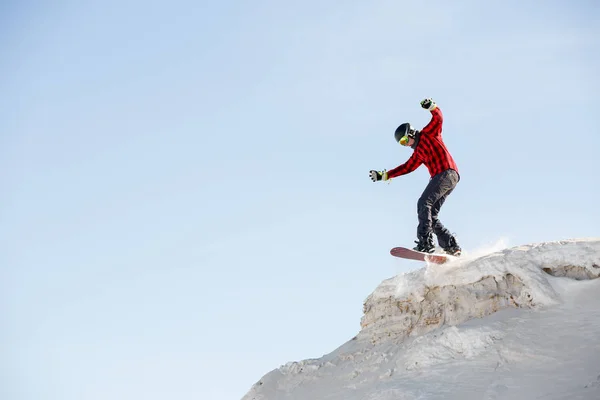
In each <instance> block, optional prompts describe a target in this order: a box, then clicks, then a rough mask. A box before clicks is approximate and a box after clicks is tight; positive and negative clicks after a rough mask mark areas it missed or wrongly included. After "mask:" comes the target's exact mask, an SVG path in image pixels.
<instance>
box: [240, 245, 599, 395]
mask: <svg viewBox="0 0 600 400" xmlns="http://www.w3.org/2000/svg"><path fill="white" fill-rule="evenodd" d="M598 277H600V239H598V238H592V239H577V240H564V241H557V242H547V243H539V244H531V245H527V246H519V247H513V248H506V249H502V250H499V251H494V252H491V253H489V254H481V253H477V254H465V255H464V256H463V257H461V258H458V259H456V260H453V261H452V262H450V263H447V264H443V265H436V264H429V265H425V266H424V267H422V268H420V269H418V270H415V271H412V272H408V273H405V274H401V275H398V276H395V277H393V278H391V279H387V280H385V281H383V282H382V283H381V284H380V285H379V286H378V287H377V288H376V289H375V291H374V292H373V293H372V294H371V295H370V296H368V297H367V299H366V300H365V303H364V315H363V317H362V319H361V328H362V329H361V330H360V332H359V333H358V334H357V335H356V336H355V337H354V338H353V339H352V340H350V341H348V342H346V343H345V344H343V345H342V346H340V347H339V348H337V349H335V350H334V351H333V352H331V353H329V354H326V355H324V356H323V357H321V358H319V359H310V360H304V361H299V362H289V363H287V364H285V365H283V366H281V367H279V368H277V369H275V370H273V371H271V372H269V373H268V374H266V375H265V376H264V377H263V378H262V379H260V380H259V381H258V382H257V383H256V384H255V385H254V386H253V387H252V388H251V389H250V391H249V392H248V394H246V396H244V398H243V399H242V400H287V399H328V400H338V399H339V400H342V399H344V400H359V399H360V400H392V399H394V400H398V399H536V398H540V399H541V398H543V399H552V400H558V399H565V400H566V399H596V400H597V399H600V279H596V278H598Z"/></svg>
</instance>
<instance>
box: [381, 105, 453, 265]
mask: <svg viewBox="0 0 600 400" xmlns="http://www.w3.org/2000/svg"><path fill="white" fill-rule="evenodd" d="M421 107H423V108H424V109H426V110H429V111H430V112H431V121H429V123H428V124H427V126H425V127H424V128H423V129H421V130H420V131H419V130H415V129H414V128H413V127H412V126H411V125H410V124H409V123H404V124H402V125H400V126H399V127H398V128H397V129H396V132H395V133H394V137H395V138H396V141H397V142H398V143H400V144H401V145H402V146H409V147H410V148H412V149H413V154H412V155H411V156H410V158H409V159H408V161H406V162H405V163H404V164H402V165H399V166H398V167H396V168H394V169H391V170H389V171H386V170H383V171H375V170H371V171H369V176H370V177H371V180H372V181H373V182H376V181H381V180H383V181H387V180H388V179H392V178H395V177H398V176H401V175H405V174H408V173H410V172H413V171H414V170H416V169H417V168H418V167H419V166H420V165H421V164H425V166H426V167H427V169H428V170H429V174H430V175H431V179H430V180H429V184H427V187H426V188H425V190H424V191H423V194H422V195H421V197H420V198H419V201H418V202H417V214H418V218H419V225H418V227H417V239H418V240H416V241H415V243H417V246H416V247H414V250H416V251H421V252H425V253H433V252H434V251H435V245H434V243H433V233H435V235H436V236H437V239H438V244H439V245H440V247H441V248H442V249H444V251H445V252H446V253H448V254H451V255H453V256H459V255H460V253H461V248H460V246H459V245H458V243H457V242H456V238H455V237H454V235H452V234H451V233H450V231H449V230H448V229H447V228H446V227H444V225H442V223H441V222H440V220H439V218H438V214H439V212H440V208H441V207H442V205H443V204H444V202H445V201H446V198H448V196H449V195H450V193H452V191H453V190H454V188H455V187H456V184H457V183H458V181H459V180H460V175H459V174H458V168H457V166H456V163H455V162H454V159H453V158H452V156H451V155H450V152H449V151H448V149H447V148H446V145H445V144H444V141H443V140H442V123H443V122H444V117H443V115H442V111H441V110H440V108H439V107H438V106H437V105H436V104H435V102H434V101H433V100H432V99H424V100H422V101H421Z"/></svg>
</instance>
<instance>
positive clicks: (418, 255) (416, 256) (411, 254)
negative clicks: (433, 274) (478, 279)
mask: <svg viewBox="0 0 600 400" xmlns="http://www.w3.org/2000/svg"><path fill="white" fill-rule="evenodd" d="M390 254H391V255H393V256H394V257H398V258H405V259H407V260H416V261H429V262H432V263H434V264H444V263H445V262H448V261H450V260H452V259H453V258H454V257H452V256H451V255H449V254H439V253H423V252H420V251H416V250H412V249H407V248H406V247H394V248H393V249H391V250H390Z"/></svg>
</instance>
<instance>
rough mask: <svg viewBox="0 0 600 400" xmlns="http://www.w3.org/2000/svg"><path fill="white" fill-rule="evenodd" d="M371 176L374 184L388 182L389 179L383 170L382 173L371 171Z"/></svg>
mask: <svg viewBox="0 0 600 400" xmlns="http://www.w3.org/2000/svg"><path fill="white" fill-rule="evenodd" d="M369 176H370V177H371V180H372V181H373V182H377V181H381V180H383V181H387V180H388V179H389V178H388V174H387V171H386V170H383V171H381V172H379V171H375V170H370V171H369Z"/></svg>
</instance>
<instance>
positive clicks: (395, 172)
mask: <svg viewBox="0 0 600 400" xmlns="http://www.w3.org/2000/svg"><path fill="white" fill-rule="evenodd" d="M421 164H423V161H421V159H420V158H419V156H418V155H417V152H416V151H415V152H414V153H413V154H412V156H410V158H409V159H408V161H406V162H405V163H404V164H402V165H399V166H397V167H396V168H394V169H391V170H389V171H388V178H395V177H397V176H400V175H405V174H408V173H410V172H413V171H414V170H415V169H417V168H419V166H420V165H421Z"/></svg>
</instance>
